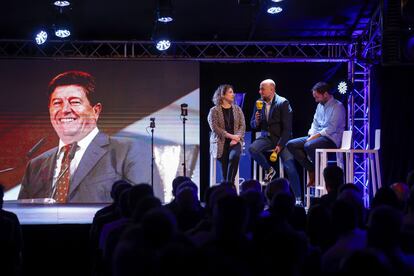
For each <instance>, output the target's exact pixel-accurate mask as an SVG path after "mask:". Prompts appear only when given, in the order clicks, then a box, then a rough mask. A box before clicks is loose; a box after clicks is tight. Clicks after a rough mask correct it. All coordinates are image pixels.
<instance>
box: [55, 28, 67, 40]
mask: <svg viewBox="0 0 414 276" xmlns="http://www.w3.org/2000/svg"><path fill="white" fill-rule="evenodd" d="M55 36H57V37H60V38H66V37H69V36H70V31H69V29H65V28H59V29H56V30H55Z"/></svg>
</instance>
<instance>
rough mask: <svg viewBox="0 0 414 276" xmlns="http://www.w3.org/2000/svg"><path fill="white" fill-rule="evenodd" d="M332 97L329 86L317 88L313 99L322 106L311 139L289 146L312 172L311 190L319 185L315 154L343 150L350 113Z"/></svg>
mask: <svg viewBox="0 0 414 276" xmlns="http://www.w3.org/2000/svg"><path fill="white" fill-rule="evenodd" d="M332 94H333V93H332V92H331V91H330V87H329V85H328V84H327V83H325V82H318V83H317V84H315V85H314V86H313V88H312V95H313V97H314V98H315V101H316V102H317V103H318V106H317V108H316V111H315V115H314V116H313V122H312V126H311V128H310V129H309V132H308V136H305V137H301V138H296V139H293V140H290V141H289V142H288V143H287V145H286V147H287V148H288V149H289V151H290V152H291V153H292V154H293V156H294V157H295V159H296V160H297V161H298V162H299V163H300V164H301V165H302V166H303V167H304V168H305V169H306V170H307V171H308V172H309V181H308V184H307V186H308V187H311V186H314V185H315V165H314V163H315V150H316V149H329V148H339V147H340V146H341V140H342V133H343V132H344V130H345V120H346V112H345V108H344V106H343V104H342V103H341V102H340V101H338V100H336V99H335V98H334V97H333V95H332Z"/></svg>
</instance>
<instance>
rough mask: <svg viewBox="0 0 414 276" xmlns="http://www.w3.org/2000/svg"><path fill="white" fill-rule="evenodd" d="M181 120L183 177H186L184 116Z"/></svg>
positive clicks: (185, 119)
mask: <svg viewBox="0 0 414 276" xmlns="http://www.w3.org/2000/svg"><path fill="white" fill-rule="evenodd" d="M182 120H183V156H184V159H183V164H182V165H183V176H187V175H186V171H187V169H186V166H185V121H187V118H186V117H185V116H182Z"/></svg>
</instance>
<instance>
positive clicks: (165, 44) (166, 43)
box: [155, 39, 171, 51]
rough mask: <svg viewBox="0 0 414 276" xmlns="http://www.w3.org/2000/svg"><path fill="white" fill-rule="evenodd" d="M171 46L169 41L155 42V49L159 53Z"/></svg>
mask: <svg viewBox="0 0 414 276" xmlns="http://www.w3.org/2000/svg"><path fill="white" fill-rule="evenodd" d="M170 46H171V41H170V40H169V39H161V40H158V41H156V42H155V47H156V48H157V50H159V51H165V50H167V49H168V48H170Z"/></svg>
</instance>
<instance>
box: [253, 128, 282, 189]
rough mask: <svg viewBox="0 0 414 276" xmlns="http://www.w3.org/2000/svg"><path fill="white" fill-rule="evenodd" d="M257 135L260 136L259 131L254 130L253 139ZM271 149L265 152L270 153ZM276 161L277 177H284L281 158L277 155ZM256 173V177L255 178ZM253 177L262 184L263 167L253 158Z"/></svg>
mask: <svg viewBox="0 0 414 276" xmlns="http://www.w3.org/2000/svg"><path fill="white" fill-rule="evenodd" d="M258 137H260V132H256V135H255V139H257V138H258ZM272 151H273V150H268V151H266V152H268V153H271V152H272ZM278 162H279V177H284V176H285V173H284V167H283V162H282V158H280V157H279V158H278ZM256 175H257V178H258V179H256ZM253 179H256V180H257V181H259V182H260V183H262V184H263V169H262V168H261V167H260V166H259V164H257V162H256V161H254V160H253Z"/></svg>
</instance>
